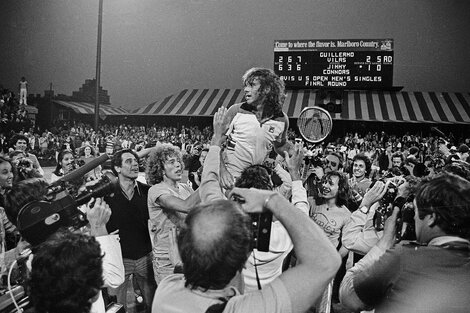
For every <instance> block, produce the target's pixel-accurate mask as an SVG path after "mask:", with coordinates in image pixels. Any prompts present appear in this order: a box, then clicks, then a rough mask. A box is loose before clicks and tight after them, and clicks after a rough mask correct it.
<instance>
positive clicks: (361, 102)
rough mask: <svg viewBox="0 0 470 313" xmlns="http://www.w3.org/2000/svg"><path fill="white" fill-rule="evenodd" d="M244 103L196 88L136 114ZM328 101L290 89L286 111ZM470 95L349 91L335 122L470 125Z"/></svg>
mask: <svg viewBox="0 0 470 313" xmlns="http://www.w3.org/2000/svg"><path fill="white" fill-rule="evenodd" d="M241 101H243V92H242V90H241V89H192V90H188V89H185V90H182V91H181V92H179V93H177V94H174V95H171V96H168V97H166V98H164V99H162V100H160V101H156V102H153V103H150V104H149V105H147V106H145V107H142V108H139V109H137V110H135V111H133V114H136V115H158V116H165V115H172V116H176V115H186V116H211V115H213V114H214V113H215V112H216V111H217V109H218V108H219V107H220V106H221V105H224V106H227V107H230V106H231V105H233V104H234V103H238V102H241ZM323 101H324V100H322V99H320V97H318V96H317V93H316V92H315V91H313V90H288V91H287V98H286V101H285V103H284V112H286V113H287V115H288V116H289V117H291V118H297V117H298V116H299V114H300V112H301V110H302V109H303V108H304V107H306V106H313V105H318V104H320V103H322V102H323ZM469 104H470V94H469V93H451V92H388V91H348V92H345V96H344V98H343V103H342V113H337V114H333V116H332V117H333V119H335V120H351V121H377V122H419V123H449V124H470V105H469Z"/></svg>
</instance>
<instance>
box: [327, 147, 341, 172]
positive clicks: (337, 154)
mask: <svg viewBox="0 0 470 313" xmlns="http://www.w3.org/2000/svg"><path fill="white" fill-rule="evenodd" d="M329 155H332V156H334V157H337V158H338V160H339V164H338V169H340V168H343V157H342V156H341V155H340V154H339V153H337V152H334V151H332V152H330V153H328V154H327V155H326V156H329Z"/></svg>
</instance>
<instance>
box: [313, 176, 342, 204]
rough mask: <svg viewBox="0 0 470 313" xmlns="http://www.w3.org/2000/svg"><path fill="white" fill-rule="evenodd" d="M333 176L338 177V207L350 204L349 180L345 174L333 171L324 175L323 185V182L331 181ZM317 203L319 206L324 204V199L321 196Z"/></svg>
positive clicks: (316, 200)
mask: <svg viewBox="0 0 470 313" xmlns="http://www.w3.org/2000/svg"><path fill="white" fill-rule="evenodd" d="M332 176H335V177H338V194H337V195H336V205H337V206H343V205H344V206H345V205H347V204H348V201H349V198H350V191H349V183H348V178H347V177H346V175H345V174H344V173H340V172H337V171H332V172H328V173H326V174H325V175H323V177H322V183H323V181H326V180H328V179H330V178H331V177H332ZM315 203H316V204H317V205H320V204H322V203H324V199H323V198H322V197H321V196H320V197H318V198H317V199H315Z"/></svg>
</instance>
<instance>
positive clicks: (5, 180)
mask: <svg viewBox="0 0 470 313" xmlns="http://www.w3.org/2000/svg"><path fill="white" fill-rule="evenodd" d="M13 171H14V167H13V164H12V162H11V161H10V160H8V159H6V158H4V157H2V156H0V256H1V255H2V254H3V253H5V251H6V249H7V245H6V237H7V233H11V234H14V233H15V232H16V228H15V227H14V226H13V225H12V224H11V222H10V221H9V220H8V218H7V216H6V214H5V209H4V208H3V199H4V196H5V193H6V192H7V190H9V189H11V187H12V186H13V179H14V172H13ZM5 272H6V265H5V263H4V260H3V258H1V257H0V275H2V274H4V273H5Z"/></svg>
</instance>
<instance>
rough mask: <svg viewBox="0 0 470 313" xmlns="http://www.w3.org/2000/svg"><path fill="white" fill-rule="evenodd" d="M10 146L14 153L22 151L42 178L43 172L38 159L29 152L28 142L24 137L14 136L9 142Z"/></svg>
mask: <svg viewBox="0 0 470 313" xmlns="http://www.w3.org/2000/svg"><path fill="white" fill-rule="evenodd" d="M10 146H11V147H12V148H13V150H14V151H17V150H18V151H23V152H24V153H25V155H26V158H28V159H29V160H31V162H33V166H34V168H35V169H37V170H38V172H39V174H40V175H41V177H42V176H44V170H43V169H42V167H41V165H40V164H39V161H38V158H37V157H36V156H35V155H34V154H32V153H30V152H29V140H28V138H27V137H26V136H24V135H15V136H13V138H12V139H11V141H10Z"/></svg>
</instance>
